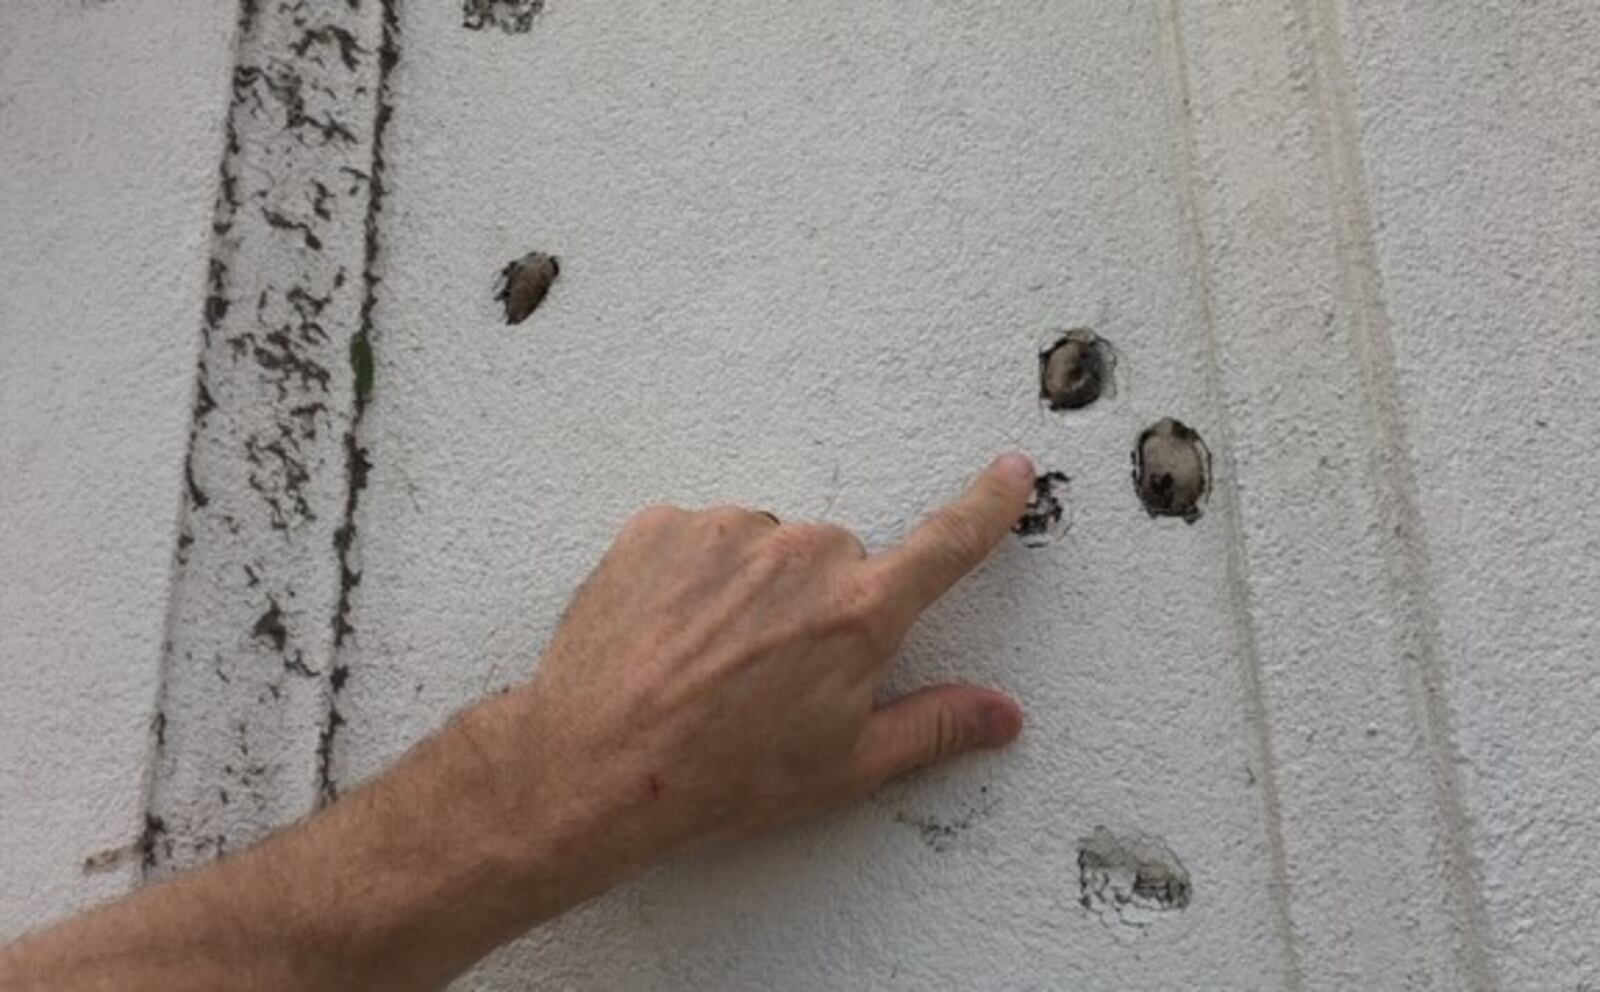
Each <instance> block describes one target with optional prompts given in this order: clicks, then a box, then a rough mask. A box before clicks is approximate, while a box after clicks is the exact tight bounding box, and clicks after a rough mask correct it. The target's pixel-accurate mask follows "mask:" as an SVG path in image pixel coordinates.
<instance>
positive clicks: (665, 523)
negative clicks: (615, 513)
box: [623, 503, 686, 532]
mask: <svg viewBox="0 0 1600 992" xmlns="http://www.w3.org/2000/svg"><path fill="white" fill-rule="evenodd" d="M685 516H686V514H685V513H684V511H683V510H680V509H678V508H677V507H675V506H668V505H667V504H665V503H657V504H654V505H651V506H647V507H645V508H644V509H642V510H638V511H636V512H635V513H634V514H633V516H631V517H629V518H628V523H627V524H626V525H625V526H624V527H623V530H624V531H625V532H639V531H653V530H659V529H661V528H663V527H670V526H672V525H674V524H677V523H679V522H680V521H682V520H683V518H684V517H685Z"/></svg>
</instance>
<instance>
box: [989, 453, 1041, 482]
mask: <svg viewBox="0 0 1600 992" xmlns="http://www.w3.org/2000/svg"><path fill="white" fill-rule="evenodd" d="M994 464H995V468H997V469H998V470H1000V471H1001V472H1003V473H1005V474H1006V475H1009V476H1011V477H1012V478H1013V479H1015V480H1016V481H1017V482H1019V483H1026V484H1027V485H1030V486H1031V485H1033V461H1032V460H1031V459H1029V458H1028V456H1027V455H1025V454H1023V453H1022V452H1020V451H1011V452H1007V453H1006V454H1004V455H1001V456H1000V457H999V458H996V459H995V460H994Z"/></svg>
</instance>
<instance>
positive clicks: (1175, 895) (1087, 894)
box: [1078, 827, 1192, 927]
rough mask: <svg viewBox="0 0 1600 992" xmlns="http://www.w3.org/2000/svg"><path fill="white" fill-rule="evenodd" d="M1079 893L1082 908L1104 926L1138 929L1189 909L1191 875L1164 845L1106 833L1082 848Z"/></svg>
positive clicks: (1084, 841) (1101, 829)
mask: <svg viewBox="0 0 1600 992" xmlns="http://www.w3.org/2000/svg"><path fill="white" fill-rule="evenodd" d="M1078 891H1079V897H1078V902H1079V903H1080V904H1081V905H1082V906H1083V908H1084V909H1088V910H1091V911H1093V912H1095V913H1097V914H1099V916H1100V918H1101V920H1102V921H1103V922H1105V923H1107V924H1110V923H1118V924H1122V925H1125V926H1136V927H1142V926H1148V925H1149V924H1150V923H1152V922H1153V921H1154V920H1155V919H1156V917H1157V916H1158V915H1159V914H1162V913H1168V912H1175V911H1179V910H1183V909H1187V908H1188V906H1189V899H1190V896H1191V895H1192V890H1191V887H1190V884H1189V872H1188V870H1187V869H1185V868H1184V867H1183V863H1182V862H1181V861H1179V860H1178V857H1177V855H1175V854H1173V853H1172V849H1171V848H1169V847H1167V845H1166V844H1164V843H1162V842H1161V841H1160V840H1158V839H1156V838H1152V837H1145V836H1143V835H1134V836H1129V837H1119V836H1117V835H1116V834H1113V833H1112V832H1111V831H1110V830H1107V829H1106V828H1105V827H1096V828H1095V830H1094V833H1092V834H1090V835H1089V836H1088V837H1085V838H1083V839H1082V840H1080V841H1079V842H1078Z"/></svg>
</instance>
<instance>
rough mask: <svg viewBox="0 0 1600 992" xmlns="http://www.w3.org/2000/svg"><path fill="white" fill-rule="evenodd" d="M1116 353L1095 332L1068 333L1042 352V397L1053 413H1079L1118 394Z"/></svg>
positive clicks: (1040, 366) (1076, 331)
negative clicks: (1114, 377) (1098, 401)
mask: <svg viewBox="0 0 1600 992" xmlns="http://www.w3.org/2000/svg"><path fill="white" fill-rule="evenodd" d="M1116 368H1117V352H1116V349H1114V348H1112V347H1111V344H1110V342H1108V341H1106V339H1105V338H1102V337H1100V336H1099V335H1097V334H1095V333H1094V332H1093V331H1090V330H1087V329H1084V328H1078V329H1076V330H1071V331H1067V332H1066V333H1065V334H1063V335H1062V336H1061V337H1060V338H1059V339H1058V340H1057V341H1056V342H1055V343H1054V344H1052V345H1051V346H1050V347H1048V348H1046V349H1045V350H1043V351H1041V352H1039V398H1040V399H1041V400H1043V401H1044V403H1045V405H1046V406H1048V407H1049V408H1050V409H1052V410H1078V409H1081V408H1083V407H1086V406H1088V405H1089V404H1091V403H1093V402H1094V401H1095V400H1097V399H1099V398H1100V397H1101V396H1114V395H1116V384H1115V382H1114V381H1113V374H1114V373H1115V371H1116Z"/></svg>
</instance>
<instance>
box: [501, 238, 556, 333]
mask: <svg viewBox="0 0 1600 992" xmlns="http://www.w3.org/2000/svg"><path fill="white" fill-rule="evenodd" d="M560 274H561V263H560V262H559V261H558V260H557V259H556V257H555V256H554V255H546V254H545V253H544V252H542V251H530V252H528V253H527V254H526V255H524V256H522V257H521V258H519V259H517V260H516V261H514V262H510V263H508V264H507V265H506V267H505V268H503V269H501V270H500V288H499V289H498V290H497V291H496V292H495V294H494V298H495V299H496V300H498V301H500V302H501V303H504V304H505V307H506V323H508V324H520V323H522V322H523V321H524V320H527V319H528V315H529V314H531V313H533V311H534V310H536V309H538V307H539V304H540V303H542V302H544V297H545V294H546V293H548V292H550V284H551V283H553V282H555V281H556V276H558V275H560Z"/></svg>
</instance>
